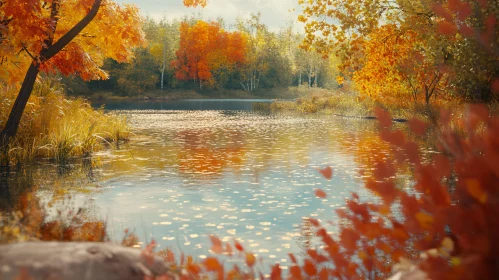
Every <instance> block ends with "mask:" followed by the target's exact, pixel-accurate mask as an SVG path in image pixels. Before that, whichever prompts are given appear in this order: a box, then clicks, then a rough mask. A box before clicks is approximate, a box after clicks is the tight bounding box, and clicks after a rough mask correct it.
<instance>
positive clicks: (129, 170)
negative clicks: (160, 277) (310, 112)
mask: <svg viewBox="0 0 499 280" xmlns="http://www.w3.org/2000/svg"><path fill="white" fill-rule="evenodd" d="M125 113H126V114H127V115H128V116H129V121H130V123H131V124H132V126H133V127H134V132H135V134H136V135H137V138H136V139H134V140H133V141H132V144H130V146H129V147H128V148H127V149H124V150H121V151H116V152H114V157H113V158H112V159H111V160H109V161H107V162H105V163H104V164H103V166H102V168H101V172H114V173H115V174H116V175H117V174H120V175H119V176H116V177H114V178H111V179H109V180H106V181H104V182H102V183H101V184H102V185H103V186H105V187H107V188H108V189H107V190H106V191H104V192H102V193H101V194H99V195H97V196H96V198H95V203H96V205H98V207H99V208H100V211H101V213H102V215H104V216H106V217H108V223H109V224H110V228H111V230H112V232H111V235H112V236H113V237H114V238H115V239H119V238H120V237H121V236H122V232H123V229H125V228H131V229H135V231H136V233H138V234H139V236H140V237H141V239H142V240H150V239H151V238H155V239H156V240H158V241H159V243H160V244H161V245H162V246H163V247H169V248H172V249H173V250H175V251H184V252H185V253H187V254H192V255H194V256H195V257H199V258H204V257H205V256H207V255H209V252H208V249H209V247H210V243H209V241H208V238H207V236H208V235H210V234H215V235H217V236H219V237H220V238H221V239H222V240H223V241H231V240H232V239H234V238H236V239H237V240H238V241H240V242H241V243H242V244H243V246H245V247H246V248H247V249H248V250H251V251H253V252H255V253H257V254H258V255H259V256H261V257H263V259H265V260H268V261H269V262H271V263H273V262H282V263H287V260H286V256H287V253H289V252H294V253H299V252H300V251H301V249H303V248H305V247H308V246H314V245H313V244H314V242H311V240H310V239H311V236H310V232H309V231H310V228H309V225H308V224H307V222H306V218H307V217H314V218H316V219H320V220H322V221H330V220H331V221H335V220H336V214H335V212H334V210H335V209H337V208H342V207H343V205H344V200H345V198H347V197H349V196H350V193H351V192H359V191H360V192H361V193H363V190H362V189H361V188H360V185H361V181H360V177H359V174H358V163H357V162H356V156H357V155H356V151H358V147H357V145H356V143H358V142H359V141H360V139H359V137H361V135H365V134H366V133H370V132H371V133H373V131H374V123H373V122H367V121H361V120H342V119H338V118H329V119H323V118H322V119H321V118H306V117H286V116H276V115H263V114H257V113H252V112H233V111H232V112H222V111H190V112H189V111H174V112H166V113H165V112H163V113H162V112H154V113H151V112H147V111H142V112H141V111H136V112H125ZM362 137H363V136H362ZM325 166H333V168H334V177H333V179H332V180H331V181H327V180H325V179H324V178H323V177H321V176H320V174H319V172H317V168H323V167H325ZM318 187H319V188H322V189H324V190H325V191H326V192H327V193H328V195H329V196H328V199H326V200H321V199H318V198H316V197H314V194H313V193H314V189H315V188H318ZM366 195H367V194H366ZM329 229H330V230H331V231H334V227H330V228H329ZM307 232H308V234H306V233H307ZM307 235H308V236H307Z"/></svg>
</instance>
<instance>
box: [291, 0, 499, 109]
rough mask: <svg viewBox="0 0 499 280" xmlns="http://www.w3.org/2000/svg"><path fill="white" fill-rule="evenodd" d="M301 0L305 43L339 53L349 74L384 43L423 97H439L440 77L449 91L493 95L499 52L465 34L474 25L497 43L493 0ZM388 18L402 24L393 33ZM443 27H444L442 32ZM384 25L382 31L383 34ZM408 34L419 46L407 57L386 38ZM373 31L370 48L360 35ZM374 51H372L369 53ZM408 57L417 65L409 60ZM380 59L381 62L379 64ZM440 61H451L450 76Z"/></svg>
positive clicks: (415, 92) (411, 87) (392, 23)
mask: <svg viewBox="0 0 499 280" xmlns="http://www.w3.org/2000/svg"><path fill="white" fill-rule="evenodd" d="M300 4H301V6H302V8H303V13H302V15H300V16H299V20H300V21H302V22H304V23H305V24H306V27H305V32H306V36H305V39H304V41H303V45H302V46H303V47H304V48H306V49H307V48H311V47H314V48H315V49H317V50H318V51H319V52H320V53H322V54H323V55H331V54H333V53H336V54H337V55H339V56H340V57H341V59H342V60H343V61H344V62H346V63H347V65H346V66H347V67H344V68H345V69H343V70H344V71H345V73H344V74H345V75H347V76H350V77H352V76H353V73H354V72H356V71H359V70H361V69H362V67H364V66H365V64H363V63H369V61H373V62H374V61H376V60H377V59H379V58H380V57H379V55H380V54H381V53H380V51H379V49H381V50H384V51H386V54H387V56H390V57H391V63H393V66H394V67H393V69H392V70H393V71H395V72H398V73H400V74H403V75H404V77H403V79H404V80H405V81H406V85H405V87H406V88H407V91H409V92H410V93H411V95H412V96H413V98H414V97H417V96H418V95H424V96H425V98H424V100H425V101H426V102H429V100H430V97H435V96H436V92H438V91H439V89H441V87H442V86H443V85H445V90H446V91H447V92H450V93H457V94H460V95H462V96H463V95H464V96H469V97H473V98H479V99H483V98H490V92H491V91H490V83H488V82H487V81H490V79H491V78H492V77H494V76H497V67H496V66H495V62H494V61H496V59H497V52H496V54H493V55H491V53H490V51H487V48H482V47H481V46H480V45H482V43H480V42H481V41H483V40H470V37H469V36H468V35H471V36H472V37H473V36H474V35H473V34H470V33H474V30H477V31H479V32H478V33H482V32H483V33H490V34H495V36H492V37H491V39H490V41H487V43H486V44H492V43H493V44H496V45H497V40H498V39H497V38H498V36H497V30H496V29H494V28H491V27H490V26H491V25H493V18H496V17H497V15H498V7H497V3H496V1H484V2H483V3H482V4H479V3H478V2H476V1H471V0H470V1H468V0H465V1H451V2H450V3H446V4H445V5H442V4H440V1H434V0H424V1H420V2H417V3H415V2H414V1H407V0H397V1H389V0H374V1H368V0H354V1H336V0H333V1H313V2H311V1H300ZM478 6H480V9H479V8H478ZM435 9H436V10H435ZM457 10H459V11H460V12H456V11H457ZM445 11H447V12H445ZM452 12H455V14H454V15H453V14H452ZM454 20H455V21H456V22H457V23H456V24H455V25H452V24H448V22H449V21H454ZM487 20H488V21H487ZM389 26H396V27H397V28H396V30H395V29H393V28H392V30H393V31H394V32H392V34H391V35H390V34H388V33H387V31H388V30H389ZM438 29H443V30H445V32H443V33H442V32H438ZM458 31H459V32H458ZM380 32H382V33H385V34H384V35H385V37H382V35H383V34H381V33H380ZM465 33H468V35H466V34H465ZM397 34H400V35H403V36H398V35H397ZM409 34H410V37H411V40H412V43H411V44H413V46H412V48H413V50H414V52H412V53H408V54H407V55H408V56H406V57H404V55H399V53H398V52H396V48H398V47H400V44H398V43H399V42H398V41H396V40H392V43H391V44H385V42H387V41H388V40H389V39H390V38H403V39H404V37H405V40H407V39H408V38H409V37H408V36H409ZM376 37H377V40H372V41H371V42H369V43H370V44H376V42H377V44H376V45H375V46H371V49H372V50H373V51H371V52H366V48H362V46H364V47H368V46H365V45H363V44H362V43H361V41H364V42H367V41H369V40H371V39H372V38H376ZM394 43H397V44H394ZM405 43H409V42H408V41H406V42H405ZM375 47H376V48H375ZM377 48H379V49H377ZM489 48H490V46H489ZM389 53H390V54H389ZM388 54H389V55H388ZM369 55H372V59H370V58H369ZM364 58H365V60H364V61H362V60H363V59H364ZM383 58H384V57H383ZM359 60H360V61H359ZM384 61H385V62H386V61H388V60H387V59H384ZM407 61H409V62H410V64H412V65H409V67H406V66H408V64H407V63H405V62H407ZM376 65H379V66H380V68H376V67H375V66H376ZM442 65H446V66H447V67H448V68H450V70H451V71H448V72H447V74H449V76H447V77H446V76H445V73H442V68H441V66H442ZM349 67H351V68H349ZM368 67H369V68H370V70H369V71H370V72H372V73H376V72H382V71H384V70H386V65H384V64H383V63H379V64H376V63H373V64H372V65H371V66H368ZM404 67H405V69H400V68H404ZM422 69H424V71H423V70H422ZM479 69H480V70H479ZM385 77H389V76H385ZM390 78H392V79H393V77H390ZM399 78H400V77H397V78H396V79H399ZM447 78H449V79H447ZM380 82H386V83H389V82H390V81H389V80H386V81H383V80H380ZM487 96H489V97H487Z"/></svg>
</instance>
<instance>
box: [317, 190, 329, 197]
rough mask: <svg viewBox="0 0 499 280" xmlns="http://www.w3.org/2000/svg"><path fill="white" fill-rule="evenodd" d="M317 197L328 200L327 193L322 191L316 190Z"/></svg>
mask: <svg viewBox="0 0 499 280" xmlns="http://www.w3.org/2000/svg"><path fill="white" fill-rule="evenodd" d="M315 196H316V197H318V198H326V197H327V194H326V192H325V191H323V190H321V189H316V190H315Z"/></svg>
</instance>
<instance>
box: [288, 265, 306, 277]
mask: <svg viewBox="0 0 499 280" xmlns="http://www.w3.org/2000/svg"><path fill="white" fill-rule="evenodd" d="M289 272H290V273H291V276H292V277H293V278H292V279H293V280H301V279H303V277H302V276H301V270H300V267H299V266H297V265H293V266H292V267H291V268H290V269H289Z"/></svg>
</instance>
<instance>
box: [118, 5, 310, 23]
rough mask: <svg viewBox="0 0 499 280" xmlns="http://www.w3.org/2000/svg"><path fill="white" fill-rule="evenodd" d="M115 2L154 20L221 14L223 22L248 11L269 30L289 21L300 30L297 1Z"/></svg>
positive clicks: (231, 20) (246, 14)
mask: <svg viewBox="0 0 499 280" xmlns="http://www.w3.org/2000/svg"><path fill="white" fill-rule="evenodd" d="M117 2H119V3H127V4H135V5H136V6H137V7H139V8H140V10H141V12H142V14H143V15H144V16H145V15H148V16H150V17H152V18H154V19H158V20H159V19H161V18H163V17H166V18H167V19H174V18H182V17H183V16H184V15H191V14H197V13H201V15H202V17H203V19H205V20H216V19H217V17H221V18H223V19H224V20H225V23H226V24H227V25H230V24H233V23H235V21H236V18H238V17H239V18H249V16H250V14H251V13H255V14H256V13H258V12H260V13H261V20H262V22H263V23H265V24H266V25H267V26H268V27H269V29H270V30H272V31H277V30H279V28H280V27H284V26H286V25H288V24H289V22H291V21H293V22H294V25H295V30H296V31H300V29H301V28H302V26H301V24H299V23H298V21H297V17H298V14H299V13H298V12H297V10H294V9H298V8H299V7H298V4H297V2H298V0H209V2H208V5H207V6H206V7H205V8H186V7H184V5H183V2H182V0H118V1H117Z"/></svg>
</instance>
